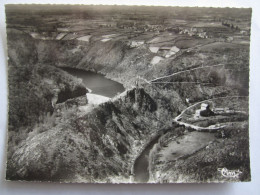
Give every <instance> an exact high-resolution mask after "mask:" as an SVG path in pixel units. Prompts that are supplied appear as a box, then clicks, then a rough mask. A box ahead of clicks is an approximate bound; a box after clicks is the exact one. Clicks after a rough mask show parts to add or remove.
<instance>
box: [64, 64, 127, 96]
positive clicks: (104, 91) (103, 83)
mask: <svg viewBox="0 0 260 195" xmlns="http://www.w3.org/2000/svg"><path fill="white" fill-rule="evenodd" d="M61 69H62V70H65V71H66V72H68V73H69V74H71V75H73V76H76V77H78V78H80V79H82V82H83V83H84V85H85V86H86V87H87V88H88V89H91V90H92V93H93V94H98V95H102V96H105V97H109V98H112V97H114V96H115V95H117V94H118V93H122V92H123V91H124V90H125V88H124V86H123V85H122V84H121V83H118V82H116V81H112V80H110V79H107V78H106V77H105V76H103V75H102V74H98V73H94V72H91V71H86V70H79V69H75V68H67V67H63V68H61Z"/></svg>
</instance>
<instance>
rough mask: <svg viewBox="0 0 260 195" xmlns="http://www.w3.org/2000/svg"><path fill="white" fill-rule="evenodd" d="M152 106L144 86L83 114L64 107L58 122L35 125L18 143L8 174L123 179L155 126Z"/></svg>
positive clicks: (37, 177) (16, 177)
mask: <svg viewBox="0 0 260 195" xmlns="http://www.w3.org/2000/svg"><path fill="white" fill-rule="evenodd" d="M68 101H69V100H67V101H66V102H68ZM66 102H65V103H66ZM63 104H64V103H63ZM58 105H59V104H58ZM155 111H156V102H155V101H154V100H153V99H152V98H151V97H150V96H149V95H148V94H147V93H146V92H145V90H144V89H142V88H141V89H132V90H129V91H128V92H127V93H126V95H125V96H123V97H121V98H119V99H117V100H115V101H113V102H111V101H110V102H106V103H103V104H100V105H99V106H98V107H97V108H95V109H94V110H93V111H92V112H90V113H88V114H84V115H82V116H81V117H79V116H77V108H73V107H72V108H71V109H69V108H68V110H67V112H65V113H64V115H63V116H61V119H59V121H60V122H59V123H57V124H56V125H54V126H50V127H49V129H47V131H44V132H42V133H39V132H36V130H37V129H34V131H33V132H31V133H30V134H29V136H28V138H27V139H26V140H24V142H22V143H21V144H20V145H19V146H18V147H17V150H16V151H14V153H13V155H12V157H11V158H10V159H9V160H8V172H7V179H12V180H19V179H21V180H50V181H77V182H82V181H87V182H94V181H100V182H116V180H115V178H117V177H118V178H120V182H124V181H125V182H127V181H129V179H130V178H129V176H130V172H131V166H132V163H131V162H132V158H133V156H135V155H137V153H136V152H137V149H138V148H140V147H141V146H142V144H144V143H145V142H146V141H147V140H149V139H150V136H151V135H152V134H154V133H156V131H157V129H156V126H157V123H158V120H157V118H156V116H155ZM63 121H64V122H63ZM43 126H44V124H43ZM101 162H102V163H101Z"/></svg>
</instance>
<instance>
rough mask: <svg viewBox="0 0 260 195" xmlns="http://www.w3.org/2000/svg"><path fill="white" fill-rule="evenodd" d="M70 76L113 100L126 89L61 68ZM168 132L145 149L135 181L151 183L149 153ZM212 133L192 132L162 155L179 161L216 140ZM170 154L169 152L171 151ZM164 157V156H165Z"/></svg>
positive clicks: (96, 76) (91, 74) (136, 164)
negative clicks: (169, 155) (167, 155)
mask: <svg viewBox="0 0 260 195" xmlns="http://www.w3.org/2000/svg"><path fill="white" fill-rule="evenodd" d="M61 69H62V70H64V71H66V72H68V73H69V74H71V75H73V76H76V77H78V78H80V79H82V82H83V83H84V84H85V86H86V87H87V88H89V89H91V90H92V93H93V94H97V95H101V96H105V97H109V98H112V97H114V96H115V95H117V94H118V93H122V92H123V91H124V90H125V88H124V87H123V85H122V84H121V83H118V82H116V81H112V80H110V79H107V78H105V77H104V76H103V75H101V74H98V73H94V72H91V71H85V70H79V69H75V68H61ZM164 133H166V132H163V133H160V134H158V135H157V136H156V137H154V138H153V140H152V141H151V142H150V143H149V144H148V145H147V146H146V147H145V148H144V150H143V151H142V152H141V154H140V155H139V156H138V158H137V159H136V160H135V162H134V167H133V174H134V181H135V182H141V183H146V182H148V181H149V170H148V167H149V153H150V150H151V149H152V148H153V146H154V145H155V144H156V143H158V140H159V138H160V137H161V136H162V135H163V134H164ZM215 139H216V138H215V136H214V134H212V133H205V132H204V133H203V132H197V131H194V132H190V133H188V134H186V135H183V136H181V137H180V138H179V139H178V142H176V141H175V142H172V143H170V144H169V147H168V148H165V149H164V150H162V153H165V155H166V154H168V153H171V158H172V160H175V159H178V158H179V157H181V156H184V155H187V154H192V153H193V152H194V151H197V150H198V149H200V148H202V147H205V146H206V145H207V144H208V143H209V142H210V141H213V140H215ZM168 150H169V151H170V152H169V151H168ZM163 156H164V155H163Z"/></svg>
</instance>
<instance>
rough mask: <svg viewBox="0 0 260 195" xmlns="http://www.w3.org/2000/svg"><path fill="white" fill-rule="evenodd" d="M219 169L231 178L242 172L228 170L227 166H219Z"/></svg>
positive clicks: (224, 175)
mask: <svg viewBox="0 0 260 195" xmlns="http://www.w3.org/2000/svg"><path fill="white" fill-rule="evenodd" d="M218 171H219V172H220V173H221V175H222V176H223V177H229V178H231V177H232V178H237V177H238V176H239V175H240V174H241V173H242V172H241V171H240V170H239V169H238V170H228V169H227V168H226V167H224V168H218Z"/></svg>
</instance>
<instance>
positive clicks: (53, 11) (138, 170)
mask: <svg viewBox="0 0 260 195" xmlns="http://www.w3.org/2000/svg"><path fill="white" fill-rule="evenodd" d="M5 15H6V35H7V52H6V55H7V59H8V62H7V64H8V65H7V71H8V74H7V80H8V125H7V126H8V127H7V129H8V130H7V131H8V133H7V134H8V136H7V149H6V152H7V154H6V158H7V159H6V180H8V181H42V182H46V181H48V182H61V183H126V184H132V183H224V182H249V181H251V171H250V155H249V154H250V153H249V56H250V35H251V15H252V9H251V8H231V7H225V8H216V7H174V6H126V5H124V6H123V5H62V4H60V5H48V4H45V5H37V4H34V5H33V4H23V5H21V4H8V5H5Z"/></svg>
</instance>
